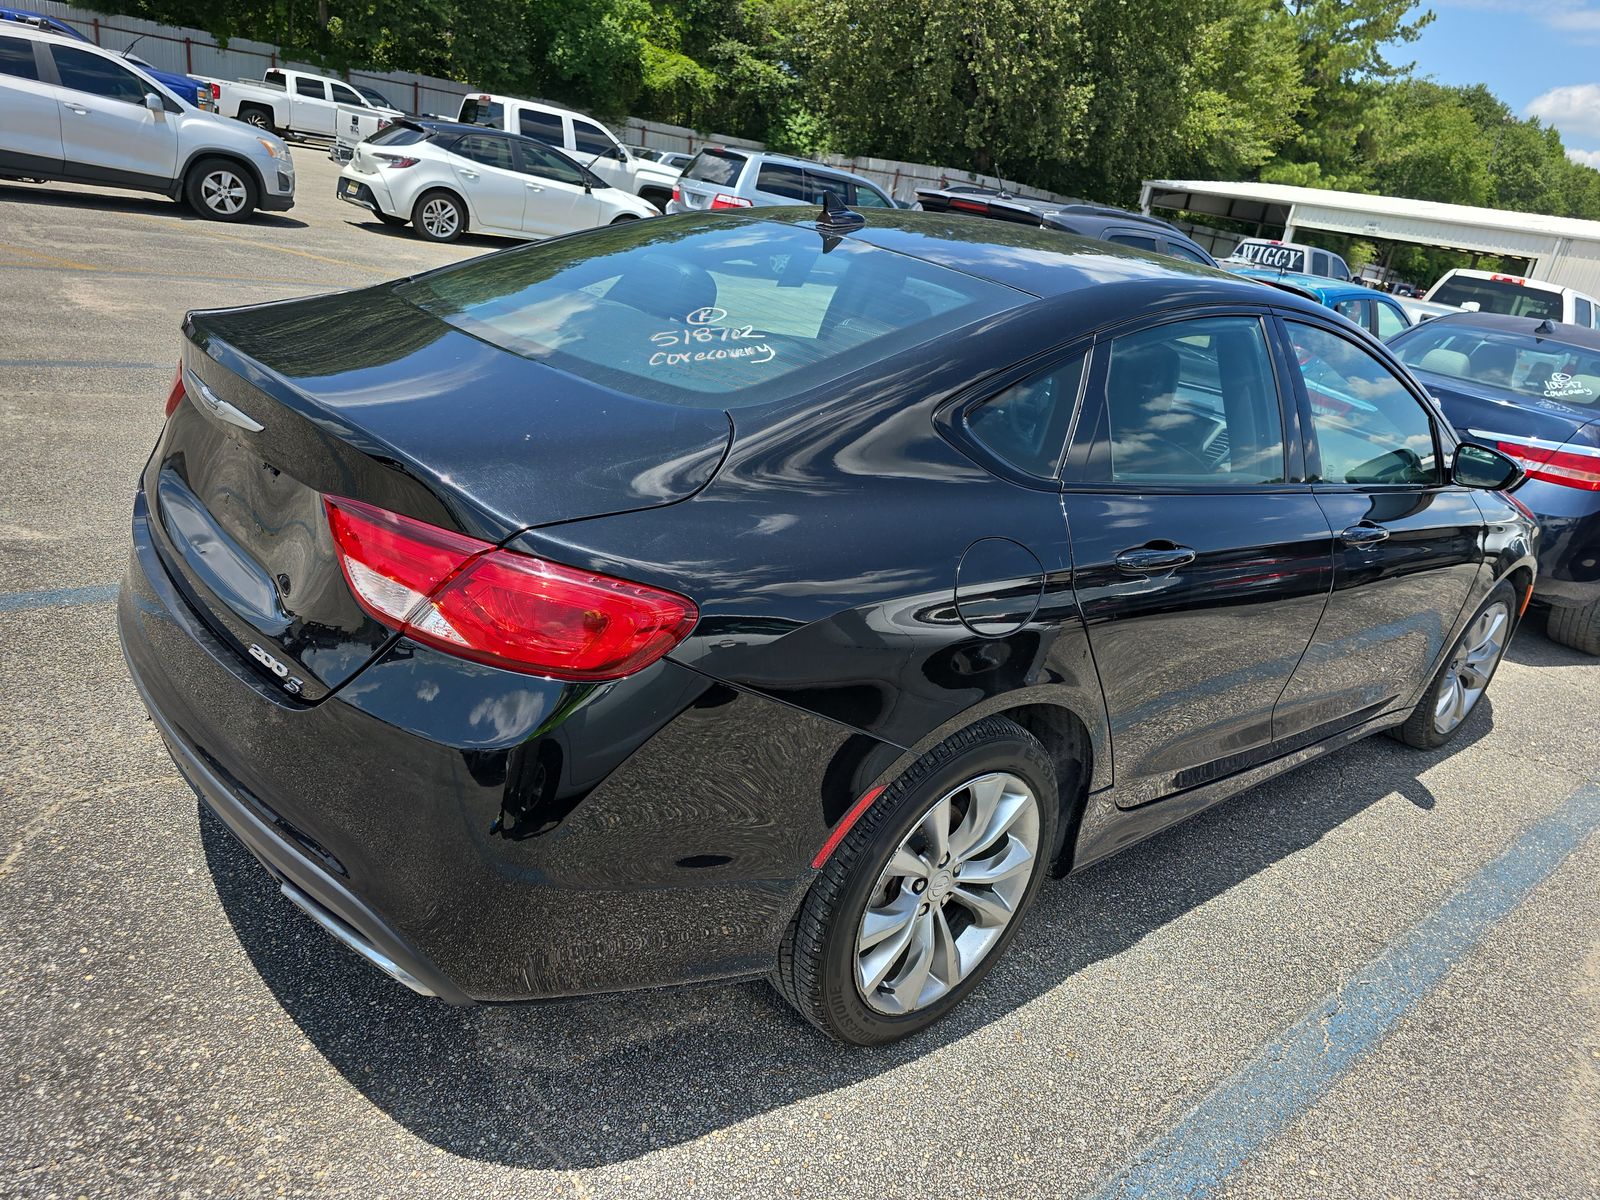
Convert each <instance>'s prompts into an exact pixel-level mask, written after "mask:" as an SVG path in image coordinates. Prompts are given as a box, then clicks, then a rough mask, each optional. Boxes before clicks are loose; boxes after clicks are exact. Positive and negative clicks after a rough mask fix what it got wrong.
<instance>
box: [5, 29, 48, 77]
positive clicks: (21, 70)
mask: <svg viewBox="0 0 1600 1200" xmlns="http://www.w3.org/2000/svg"><path fill="white" fill-rule="evenodd" d="M0 75H12V76H15V77H16V78H17V79H38V78H39V67H38V64H37V63H35V62H34V60H33V43H32V42H25V41H23V40H22V39H21V38H0Z"/></svg>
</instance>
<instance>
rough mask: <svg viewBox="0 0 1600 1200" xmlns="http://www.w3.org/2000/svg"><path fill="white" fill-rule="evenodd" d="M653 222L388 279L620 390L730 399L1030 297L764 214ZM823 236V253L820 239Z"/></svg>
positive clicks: (805, 384)
mask: <svg viewBox="0 0 1600 1200" xmlns="http://www.w3.org/2000/svg"><path fill="white" fill-rule="evenodd" d="M709 224H710V227H709V228H708V227H705V226H689V227H687V228H689V229H691V230H693V231H694V232H690V233H685V234H679V233H676V232H675V231H670V230H669V231H666V232H663V231H661V229H660V227H659V225H658V224H657V223H656V222H652V221H638V222H629V223H628V224H626V225H621V226H614V227H606V228H602V229H597V230H594V231H592V232H590V233H587V234H585V235H584V237H583V238H581V239H578V240H576V241H574V240H571V239H556V240H552V241H550V242H544V243H535V244H533V245H530V246H525V247H519V248H518V249H515V250H507V251H504V252H502V253H500V254H494V255H488V256H485V257H483V258H481V259H476V260H470V261H468V262H465V263H462V264H460V265H457V266H453V267H446V268H443V269H442V270H438V271H434V272H431V273H430V274H428V275H425V276H422V277H421V278H419V279H415V280H412V281H410V282H407V283H403V284H400V285H398V286H397V287H396V288H395V289H394V291H395V294H396V295H398V296H400V297H401V298H402V299H404V300H406V301H408V302H410V303H412V304H414V305H416V306H417V307H419V308H421V309H423V310H424V311H426V312H429V313H431V314H433V315H434V316H436V317H438V318H439V319H440V320H442V321H444V322H446V323H448V324H450V325H453V326H455V327H457V328H459V329H462V330H464V331H465V332H467V333H470V334H472V335H473V336H474V337H477V338H480V339H482V340H484V341H487V342H489V343H490V344H492V345H496V346H500V347H502V348H503V349H506V350H509V351H511V352H513V353H516V354H520V355H523V356H524V357H527V358H530V359H533V360H535V361H537V362H541V363H544V364H546V365H548V366H551V367H554V368H557V369H559V370H563V371H568V372H570V373H572V374H574V375H578V376H581V377H582V378H584V379H587V380H590V381H592V382H596V383H600V384H603V385H605V386H608V387H612V388H615V389H617V390H619V391H623V392H627V393H630V394H633V395H637V396H643V397H646V398H649V399H654V400H659V401H663V402H668V403H678V404H685V405H690V406H695V407H708V408H730V407H737V406H742V405H747V404H756V403H762V402H766V401H771V400H780V399H786V398H788V397H790V396H793V395H795V394H796V393H798V392H800V391H803V390H806V389H809V388H811V387H814V386H816V385H818V384H821V383H823V382H825V381H827V380H830V379H834V378H837V377H839V376H840V375H843V374H846V373H848V372H850V371H853V370H856V369H859V368H861V367H865V366H868V365H870V364H874V363H877V362H879V361H881V360H882V359H883V358H885V357H887V356H889V355H892V354H896V353H899V352H901V351H903V350H910V349H912V348H913V347H916V346H920V345H923V344H924V343H926V342H929V341H932V340H935V339H938V338H940V337H943V336H946V335H949V334H951V333H953V332H954V331H955V330H957V329H960V328H962V327H964V326H966V325H968V324H971V323H972V322H974V321H977V320H980V319H983V318H985V317H989V316H992V315H994V314H996V313H999V312H1002V311H1004V310H1006V309H1010V308H1013V307H1015V306H1017V305H1019V304H1023V303H1028V302H1029V301H1030V299H1031V298H1030V297H1028V296H1026V295H1024V294H1023V293H1021V292H1018V291H1015V290H1014V289H1011V288H1008V287H1005V286H1004V285H1002V284H997V283H991V282H989V281H987V280H982V279H978V278H976V277H974V276H971V275H966V274H963V273H961V272H958V271H952V270H950V269H948V268H945V267H940V266H937V265H935V264H933V263H928V262H923V261H921V260H919V259H913V258H910V257H907V256H906V255H903V254H896V253H893V252H892V251H888V250H883V249H880V248H878V247H875V246H870V245H867V244H865V243H860V242H854V241H851V240H850V239H844V240H843V241H840V242H837V243H836V244H834V245H832V246H831V247H828V246H827V243H826V241H825V239H823V238H822V237H821V236H820V235H818V234H817V232H816V231H815V230H813V229H809V228H804V227H795V226H790V225H787V224H781V223H775V222H767V221H762V220H759V219H739V218H735V217H729V218H727V219H726V220H722V221H716V222H711V223H709ZM825 250H826V253H825V252H824V251H825Z"/></svg>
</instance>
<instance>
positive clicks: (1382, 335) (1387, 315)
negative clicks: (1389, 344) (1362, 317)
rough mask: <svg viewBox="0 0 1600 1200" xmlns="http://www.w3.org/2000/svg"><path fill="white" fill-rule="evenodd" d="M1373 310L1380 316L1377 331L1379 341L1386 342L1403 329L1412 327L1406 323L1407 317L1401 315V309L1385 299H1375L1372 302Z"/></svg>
mask: <svg viewBox="0 0 1600 1200" xmlns="http://www.w3.org/2000/svg"><path fill="white" fill-rule="evenodd" d="M1372 311H1373V312H1374V313H1375V314H1376V315H1377V318H1378V327H1377V330H1376V332H1377V335H1378V340H1379V341H1382V342H1386V341H1388V340H1389V339H1390V338H1392V337H1393V336H1394V335H1395V334H1397V333H1399V332H1400V331H1401V330H1402V329H1409V328H1411V326H1410V325H1408V324H1407V323H1406V319H1405V318H1404V317H1403V316H1401V315H1400V312H1399V310H1398V309H1396V308H1395V306H1394V305H1392V304H1389V303H1387V302H1385V301H1383V300H1374V301H1373V302H1372Z"/></svg>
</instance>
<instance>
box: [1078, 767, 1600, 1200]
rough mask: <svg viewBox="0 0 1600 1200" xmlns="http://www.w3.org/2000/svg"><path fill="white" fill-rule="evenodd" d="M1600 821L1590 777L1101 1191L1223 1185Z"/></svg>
mask: <svg viewBox="0 0 1600 1200" xmlns="http://www.w3.org/2000/svg"><path fill="white" fill-rule="evenodd" d="M1597 829H1600V785H1595V784H1589V785H1587V786H1585V787H1584V788H1582V789H1581V790H1579V791H1578V792H1576V793H1575V794H1574V795H1573V796H1572V797H1571V798H1570V799H1568V800H1567V802H1566V803H1565V804H1563V805H1562V806H1561V807H1560V808H1559V809H1557V810H1556V811H1555V812H1553V813H1551V814H1550V815H1549V816H1548V817H1545V818H1544V819H1543V820H1542V821H1540V822H1539V823H1538V824H1536V825H1534V826H1533V827H1532V828H1530V829H1529V830H1528V831H1527V832H1526V833H1524V834H1523V835H1522V836H1521V837H1519V838H1518V839H1517V840H1516V841H1515V842H1513V843H1512V844H1511V845H1510V847H1508V848H1507V849H1506V850H1505V852H1504V853H1502V854H1501V855H1500V856H1499V857H1498V858H1496V859H1495V860H1494V861H1493V862H1491V863H1489V864H1488V866H1486V867H1484V868H1483V870H1481V871H1479V872H1478V873H1477V874H1476V875H1474V876H1473V877H1472V878H1471V879H1469V880H1467V881H1466V882H1465V883H1464V884H1462V885H1461V886H1460V887H1458V888H1457V889H1456V890H1455V891H1454V892H1453V893H1451V895H1450V897H1449V899H1447V900H1446V901H1445V902H1444V904H1442V905H1441V906H1440V907H1439V908H1438V909H1436V910H1435V911H1434V912H1433V913H1432V914H1431V915H1429V916H1427V917H1425V918H1424V919H1423V920H1421V921H1420V922H1418V923H1417V924H1416V925H1414V926H1412V927H1411V929H1410V931H1409V932H1407V933H1406V934H1405V935H1404V936H1402V937H1401V939H1400V940H1399V941H1397V942H1394V943H1392V944H1391V945H1390V947H1389V949H1387V950H1386V951H1384V952H1383V953H1382V954H1380V955H1379V956H1378V957H1377V958H1375V959H1373V960H1372V961H1371V962H1370V963H1368V964H1367V965H1366V966H1365V967H1363V968H1362V969H1361V970H1360V971H1358V972H1357V973H1356V974H1355V976H1354V977H1353V978H1352V979H1351V980H1350V981H1349V982H1348V983H1346V984H1345V985H1344V986H1343V987H1341V988H1340V989H1339V990H1338V991H1337V992H1335V993H1334V994H1333V995H1331V996H1329V997H1328V998H1327V999H1325V1000H1324V1001H1323V1002H1322V1003H1320V1004H1318V1005H1317V1006H1316V1007H1315V1008H1314V1009H1312V1010H1311V1012H1309V1013H1308V1014H1306V1016H1305V1017H1304V1018H1302V1019H1301V1020H1300V1021H1298V1022H1296V1023H1295V1024H1294V1025H1292V1026H1290V1027H1289V1028H1288V1029H1287V1030H1285V1031H1284V1032H1283V1033H1282V1034H1281V1035H1280V1036H1279V1037H1277V1038H1276V1039H1274V1040H1273V1041H1272V1042H1271V1043H1270V1044H1269V1045H1267V1046H1265V1047H1263V1048H1262V1050H1261V1051H1260V1052H1259V1053H1258V1054H1256V1056H1255V1057H1254V1058H1253V1059H1251V1060H1250V1062H1248V1063H1247V1064H1245V1066H1244V1067H1243V1068H1241V1069H1240V1070H1239V1071H1237V1072H1236V1073H1235V1074H1233V1075H1232V1076H1231V1077H1229V1078H1228V1079H1226V1080H1224V1081H1223V1082H1222V1083H1221V1084H1219V1085H1218V1086H1217V1087H1216V1088H1215V1089H1213V1090H1212V1092H1211V1093H1210V1094H1209V1095H1207V1096H1206V1097H1205V1099H1203V1100H1201V1101H1200V1103H1199V1104H1198V1105H1196V1106H1195V1107H1194V1108H1193V1109H1191V1110H1190V1111H1189V1113H1188V1114H1187V1115H1186V1116H1185V1117H1184V1118H1183V1119H1182V1120H1180V1121H1179V1122H1178V1123H1177V1124H1176V1125H1175V1126H1173V1128H1171V1129H1170V1130H1169V1131H1167V1132H1166V1133H1165V1134H1162V1135H1161V1136H1160V1137H1158V1138H1156V1139H1155V1140H1154V1141H1152V1142H1150V1143H1148V1144H1147V1145H1146V1146H1144V1147H1143V1148H1142V1149H1141V1150H1140V1151H1139V1152H1138V1153H1137V1154H1136V1155H1135V1156H1134V1158H1133V1160H1132V1161H1131V1162H1130V1163H1129V1164H1128V1165H1127V1166H1126V1167H1124V1168H1122V1170H1120V1171H1118V1172H1117V1173H1116V1174H1115V1175H1113V1176H1111V1178H1109V1179H1108V1180H1106V1181H1105V1182H1104V1183H1103V1184H1101V1185H1100V1187H1098V1188H1097V1189H1096V1190H1095V1191H1094V1193H1093V1196H1092V1200H1113V1198H1117V1200H1132V1198H1133V1197H1158V1196H1159V1197H1169V1196H1183V1197H1187V1198H1189V1200H1197V1198H1199V1197H1205V1196H1210V1195H1212V1194H1213V1193H1214V1192H1215V1191H1216V1190H1217V1189H1218V1188H1219V1187H1220V1186H1221V1185H1222V1184H1223V1183H1225V1182H1226V1181H1227V1179H1228V1177H1229V1175H1231V1174H1232V1173H1233V1172H1234V1171H1235V1170H1236V1169H1238V1167H1239V1165H1240V1164H1241V1163H1243V1162H1244V1161H1245V1160H1246V1159H1248V1158H1249V1157H1250V1156H1251V1155H1253V1154H1254V1153H1255V1152H1256V1151H1258V1150H1259V1149H1261V1147H1262V1146H1264V1145H1266V1144H1267V1143H1268V1142H1269V1141H1271V1140H1272V1139H1274V1138H1276V1137H1277V1136H1278V1135H1279V1134H1280V1133H1282V1132H1283V1130H1284V1129H1285V1127H1287V1126H1288V1125H1289V1123H1290V1122H1291V1121H1293V1120H1295V1118H1297V1117H1299V1116H1300V1115H1301V1114H1302V1113H1304V1112H1306V1111H1307V1110H1308V1109H1310V1108H1311V1107H1312V1106H1313V1105H1314V1104H1316V1103H1317V1101H1318V1100H1320V1099H1321V1097H1322V1096H1323V1095H1324V1094H1325V1093H1326V1092H1327V1091H1328V1089H1329V1088H1331V1087H1332V1086H1333V1085H1334V1083H1336V1082H1337V1081H1338V1080H1339V1079H1340V1077H1341V1076H1343V1075H1344V1074H1345V1073H1346V1072H1347V1071H1349V1070H1350V1068H1351V1067H1353V1066H1354V1065H1355V1064H1356V1063H1358V1062H1359V1061H1360V1060H1361V1059H1363V1058H1365V1057H1366V1056H1367V1055H1368V1054H1369V1053H1371V1052H1372V1051H1373V1050H1374V1049H1375V1048H1376V1047H1377V1046H1378V1045H1379V1043H1381V1042H1382V1041H1383V1039H1384V1038H1385V1037H1386V1036H1387V1035H1388V1033H1389V1032H1390V1030H1392V1029H1393V1028H1394V1026H1395V1024H1396V1023H1397V1022H1398V1021H1399V1020H1400V1019H1401V1018H1402V1017H1404V1016H1405V1015H1406V1014H1407V1013H1408V1012H1410V1011H1411V1010H1412V1009H1413V1008H1415V1007H1416V1006H1417V1005H1418V1004H1419V1003H1421V1001H1422V1000H1423V999H1424V998H1426V997H1427V995H1428V994H1429V993H1430V992H1432V991H1433V990H1434V989H1435V988H1436V987H1437V986H1438V985H1439V983H1440V982H1441V981H1442V980H1443V979H1444V977H1445V975H1446V974H1447V973H1448V972H1449V971H1450V970H1451V969H1452V968H1453V967H1455V966H1456V965H1457V964H1458V963H1459V962H1460V961H1461V960H1462V959H1463V958H1464V957H1466V956H1467V955H1468V954H1469V953H1471V951H1472V950H1473V949H1475V948H1476V947H1477V946H1478V945H1479V944H1480V943H1481V942H1482V941H1483V939H1484V938H1485V937H1487V936H1488V934H1489V933H1490V931H1491V930H1492V929H1493V928H1494V927H1495V925H1497V924H1498V923H1499V922H1500V921H1501V920H1503V919H1504V918H1505V917H1506V916H1507V915H1508V914H1509V913H1510V912H1511V911H1512V910H1513V909H1515V908H1516V907H1517V905H1519V904H1521V903H1522V901H1523V900H1525V899H1527V897H1528V895H1529V893H1530V892H1532V891H1533V889H1534V888H1535V887H1537V886H1538V885H1539V884H1540V883H1541V882H1542V881H1543V880H1544V879H1545V878H1547V877H1548V876H1549V875H1550V873H1551V872H1552V871H1554V870H1555V869H1556V868H1557V867H1558V866H1560V865H1561V863H1562V862H1563V861H1565V860H1566V858H1567V857H1568V856H1569V855H1570V854H1572V852H1573V851H1574V850H1576V849H1577V848H1578V847H1579V846H1581V845H1582V844H1583V843H1584V842H1585V841H1586V840H1587V839H1588V838H1589V837H1590V835H1592V834H1593V833H1594V832H1595V831H1596V830H1597Z"/></svg>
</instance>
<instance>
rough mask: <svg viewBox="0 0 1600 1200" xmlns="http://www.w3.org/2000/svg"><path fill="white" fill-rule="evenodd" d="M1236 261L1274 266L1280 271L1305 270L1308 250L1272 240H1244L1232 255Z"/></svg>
mask: <svg viewBox="0 0 1600 1200" xmlns="http://www.w3.org/2000/svg"><path fill="white" fill-rule="evenodd" d="M1230 258H1232V259H1233V260H1234V261H1239V260H1241V259H1242V260H1243V261H1245V262H1251V263H1255V264H1256V266H1258V267H1273V268H1275V269H1276V270H1279V271H1304V270H1305V269H1306V252H1305V251H1304V250H1300V249H1297V248H1296V247H1294V246H1280V245H1275V244H1273V243H1272V242H1259V241H1243V242H1240V243H1239V244H1238V246H1236V247H1235V248H1234V251H1233V254H1232V255H1230Z"/></svg>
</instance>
